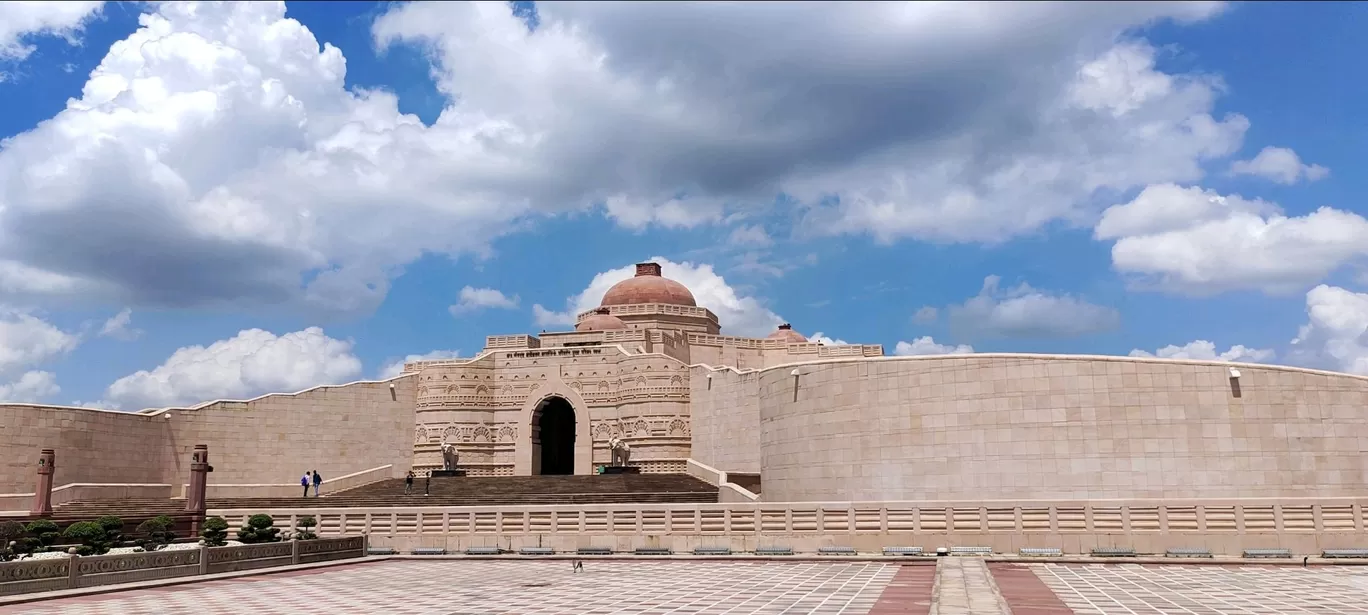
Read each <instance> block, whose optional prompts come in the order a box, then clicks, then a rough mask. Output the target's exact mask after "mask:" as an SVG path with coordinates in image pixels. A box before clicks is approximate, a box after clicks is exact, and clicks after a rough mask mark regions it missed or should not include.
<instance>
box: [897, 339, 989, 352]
mask: <svg viewBox="0 0 1368 615" xmlns="http://www.w3.org/2000/svg"><path fill="white" fill-rule="evenodd" d="M973 352H974V347H973V346H970V345H968V344H959V345H953V344H937V343H936V340H934V339H932V338H931V336H929V335H927V336H923V337H919V338H917V339H914V340H912V341H911V342H898V345H897V346H896V347H894V349H893V354H895V355H898V356H917V355H933V354H970V353H973Z"/></svg>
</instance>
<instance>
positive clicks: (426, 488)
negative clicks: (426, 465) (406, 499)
mask: <svg viewBox="0 0 1368 615" xmlns="http://www.w3.org/2000/svg"><path fill="white" fill-rule="evenodd" d="M431 491H432V475H428V476H427V477H425V478H423V495H428V494H429V493H431ZM412 494H413V471H412V470H409V473H408V476H405V477H404V495H412Z"/></svg>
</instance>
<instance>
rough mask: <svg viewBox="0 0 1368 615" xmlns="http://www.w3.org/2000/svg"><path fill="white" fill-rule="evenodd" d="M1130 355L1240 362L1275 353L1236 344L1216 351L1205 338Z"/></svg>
mask: <svg viewBox="0 0 1368 615" xmlns="http://www.w3.org/2000/svg"><path fill="white" fill-rule="evenodd" d="M1130 356H1132V357H1159V358H1161V359H1194V360H1199V361H1235V362H1240V363H1265V362H1267V361H1271V360H1272V359H1273V357H1274V356H1275V353H1274V352H1273V351H1272V350H1270V349H1267V348H1250V347H1248V346H1243V345H1239V344H1236V345H1234V346H1231V347H1230V349H1229V350H1226V351H1225V352H1219V353H1218V352H1216V344H1213V343H1211V342H1208V341H1206V340H1193V341H1191V342H1188V343H1186V344H1184V345H1182V346H1174V345H1172V344H1170V345H1168V346H1165V347H1163V348H1160V349H1158V350H1156V351H1154V352H1153V353H1150V352H1146V351H1144V350H1140V349H1139V348H1137V349H1135V350H1132V351H1130Z"/></svg>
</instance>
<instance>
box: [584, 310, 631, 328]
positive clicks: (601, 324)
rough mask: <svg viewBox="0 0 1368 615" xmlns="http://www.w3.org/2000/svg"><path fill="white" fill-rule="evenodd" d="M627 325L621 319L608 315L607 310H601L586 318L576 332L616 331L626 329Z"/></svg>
mask: <svg viewBox="0 0 1368 615" xmlns="http://www.w3.org/2000/svg"><path fill="white" fill-rule="evenodd" d="M626 328H627V323H625V322H622V319H621V318H618V317H617V316H614V315H612V314H609V313H608V309H607V308H599V309H597V310H594V313H593V314H591V315H589V316H587V317H585V319H584V320H581V321H579V324H577V325H575V330H576V331H614V330H617V329H626Z"/></svg>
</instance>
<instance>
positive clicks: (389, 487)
mask: <svg viewBox="0 0 1368 615" xmlns="http://www.w3.org/2000/svg"><path fill="white" fill-rule="evenodd" d="M424 480H425V479H422V478H416V479H414V481H413V493H412V494H411V495H404V479H402V478H395V479H389V480H383V481H379V482H375V483H370V484H368V485H362V486H360V487H356V488H354V489H348V490H345V491H339V492H337V493H332V494H330V493H328V492H327V491H328V486H327V484H326V483H325V484H324V485H323V492H324V493H323V497H321V498H315V497H312V496H310V497H308V498H304V497H291V498H226V499H212V498H211V499H210V500H209V502H208V506H209V509H210V510H225V509H234V510H247V509H257V510H264V509H273V508H305V507H307V508H317V507H328V508H378V507H389V506H521V505H533V504H668V503H716V502H717V487H714V486H712V485H710V484H708V483H706V482H704V481H701V480H699V479H697V478H694V477H692V476H689V475H687V474H617V475H605V476H497V477H452V478H434V479H432V485H431V491H430V495H426V496H425V495H423V482H424ZM301 492H302V489H301ZM184 507H185V502H184V500H151V499H138V500H117V501H114V500H109V501H89V502H69V503H67V504H63V505H61V506H58V507H57V509H56V511H55V512H56V514H57V515H59V516H62V517H91V516H99V515H104V514H113V515H128V514H133V513H134V512H136V513H139V514H149V513H163V512H164V513H171V512H179V511H183V509H184Z"/></svg>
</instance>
